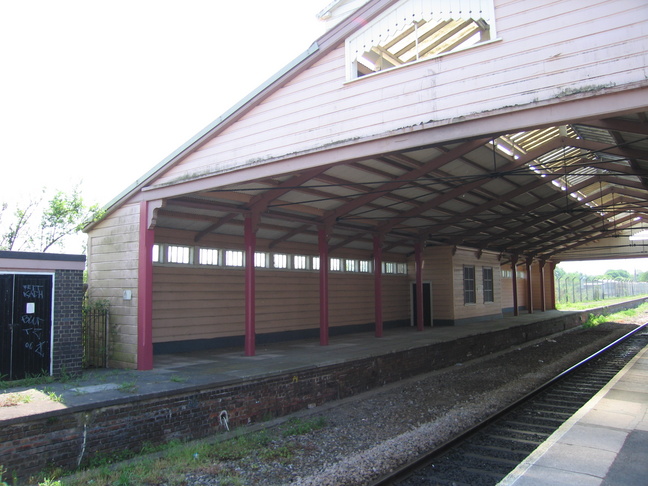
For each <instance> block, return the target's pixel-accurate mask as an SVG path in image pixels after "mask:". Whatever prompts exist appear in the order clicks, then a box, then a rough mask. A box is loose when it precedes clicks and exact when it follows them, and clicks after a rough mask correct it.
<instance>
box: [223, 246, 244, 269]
mask: <svg viewBox="0 0 648 486" xmlns="http://www.w3.org/2000/svg"><path fill="white" fill-rule="evenodd" d="M225 265H227V266H228V267H242V266H243V252H242V251H239V250H225Z"/></svg>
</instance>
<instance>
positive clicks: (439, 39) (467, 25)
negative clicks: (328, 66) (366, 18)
mask: <svg viewBox="0 0 648 486" xmlns="http://www.w3.org/2000/svg"><path fill="white" fill-rule="evenodd" d="M494 21H495V14H494V8H493V0H471V1H469V2H467V1H457V0H403V1H402V2H399V3H398V4H396V5H395V6H394V7H392V8H391V9H389V10H387V11H386V12H385V13H383V14H382V15H380V16H379V17H378V18H377V19H375V20H374V21H372V22H371V23H370V24H369V25H367V26H366V27H364V28H363V29H361V30H360V31H359V32H357V33H356V34H354V35H353V36H351V37H350V38H348V39H347V41H346V54H347V66H348V73H347V74H348V78H349V79H355V78H359V77H361V76H365V75H367V74H371V73H376V72H380V71H384V70H386V69H392V68H394V67H397V66H402V65H404V64H409V63H412V62H415V61H418V60H421V59H429V58H431V57H435V56H438V55H441V54H445V53H448V52H452V51H457V50H460V49H466V48H468V47H472V46H475V45H478V44H480V43H483V42H485V41H488V40H490V39H493V38H494V37H495V26H494Z"/></svg>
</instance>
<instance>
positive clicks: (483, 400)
mask: <svg viewBox="0 0 648 486" xmlns="http://www.w3.org/2000/svg"><path fill="white" fill-rule="evenodd" d="M646 320H648V315H646V314H641V315H637V316H635V317H633V318H628V320H627V322H616V323H606V324H601V325H599V326H598V327H596V328H591V329H582V328H578V329H574V330H571V331H567V332H564V333H561V334H557V335H554V336H551V337H549V338H546V339H542V340H538V341H536V342H534V343H531V344H529V345H527V346H524V347H518V348H514V349H511V350H509V351H506V352H502V353H497V354H494V355H490V356H487V357H484V358H480V359H475V360H468V361H466V362H463V363H460V364H457V365H455V366H452V367H450V368H446V369H443V370H440V371H435V372H432V373H428V374H425V375H420V376H417V377H415V378H411V379H408V380H404V381H401V382H399V383H395V384H391V385H387V386H385V387H382V388H379V389H375V390H373V391H371V392H367V393H363V394H361V395H357V396H354V397H351V398H348V399H345V400H340V401H338V402H333V403H330V404H327V405H324V406H322V407H318V408H315V409H311V410H307V411H303V412H300V413H298V414H294V415H292V416H291V417H293V418H294V417H300V418H303V419H306V420H310V419H313V418H322V419H323V420H324V421H325V424H326V425H325V427H323V428H321V429H319V430H315V431H313V432H310V433H308V434H305V435H299V436H292V437H291V436H288V437H283V436H281V435H277V436H276V437H275V438H273V442H272V444H271V447H273V448H277V449H279V448H282V447H283V448H288V449H290V450H291V451H292V452H291V454H290V457H289V458H287V459H283V460H267V459H265V460H264V459H262V458H260V457H258V456H257V455H255V454H252V455H250V456H248V457H245V458H244V459H242V460H238V461H230V462H224V463H219V464H218V465H215V470H217V472H215V471H209V472H205V473H202V474H201V473H191V474H188V475H187V478H186V480H187V482H186V484H188V485H191V486H197V485H219V484H227V483H225V482H223V478H224V477H225V476H229V477H230V478H231V477H236V478H237V479H238V480H240V484H246V485H248V484H249V485H253V484H259V485H283V484H291V485H293V484H294V485H319V486H323V485H335V486H342V485H363V484H368V483H370V482H371V481H372V480H374V479H376V478H378V477H380V476H382V475H383V474H385V473H387V472H389V471H390V470H392V469H394V468H396V467H398V466H399V465H401V464H403V463H405V462H408V461H410V460H412V459H414V458H416V457H417V456H419V455H420V454H422V453H424V452H425V451H426V450H429V449H430V448H433V447H435V446H438V445H441V444H443V443H445V442H447V441H448V440H450V439H452V438H453V437H454V436H456V435H458V434H459V433H461V432H462V431H464V430H466V429H468V428H470V427H471V426H473V425H475V424H476V423H479V422H480V421H482V420H484V419H485V418H487V417H489V416H490V415H492V414H493V413H495V412H497V411H499V410H500V409H502V408H504V407H505V406H506V405H508V404H510V403H512V402H514V401H515V400H517V399H519V398H521V397H523V396H524V395H526V394H527V393H528V392H530V391H532V390H533V389H535V388H537V387H538V386H540V385H542V384H543V383H545V382H546V381H548V380H549V379H551V378H552V377H554V376H555V375H557V374H559V373H560V372H562V371H564V370H565V369H567V368H569V367H570V366H572V365H573V364H575V363H577V362H579V361H581V360H582V359H584V358H586V357H587V356H589V355H591V354H592V353H593V352H595V351H597V350H598V349H600V348H601V347H603V346H605V345H606V344H608V343H610V342H612V341H614V340H616V339H617V338H618V337H620V336H621V335H623V334H625V333H627V332H629V331H630V330H631V329H632V328H633V327H634V324H635V323H637V324H639V323H643V322H646ZM467 358H468V359H469V357H467ZM284 421H285V419H282V420H280V421H277V422H284ZM277 422H275V423H277ZM268 425H272V423H269V424H268ZM216 466H217V467H216Z"/></svg>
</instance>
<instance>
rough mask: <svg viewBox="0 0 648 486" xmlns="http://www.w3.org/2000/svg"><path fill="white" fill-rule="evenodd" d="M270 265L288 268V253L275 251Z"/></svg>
mask: <svg viewBox="0 0 648 486" xmlns="http://www.w3.org/2000/svg"><path fill="white" fill-rule="evenodd" d="M272 266H273V267H274V268H288V255H284V254H283V253H275V254H274V255H272Z"/></svg>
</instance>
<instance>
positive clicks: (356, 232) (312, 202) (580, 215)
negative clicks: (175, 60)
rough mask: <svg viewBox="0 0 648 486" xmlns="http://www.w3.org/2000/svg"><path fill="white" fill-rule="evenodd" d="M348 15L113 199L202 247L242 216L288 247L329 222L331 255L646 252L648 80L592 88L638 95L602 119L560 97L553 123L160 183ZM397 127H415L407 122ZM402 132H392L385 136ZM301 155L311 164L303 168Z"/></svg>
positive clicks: (343, 146) (371, 10)
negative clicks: (232, 178) (153, 210)
mask: <svg viewBox="0 0 648 486" xmlns="http://www.w3.org/2000/svg"><path fill="white" fill-rule="evenodd" d="M393 3H395V2H393V1H382V2H381V1H379V0H372V1H369V2H367V3H366V4H365V5H364V6H362V7H361V11H362V14H363V15H364V17H365V18H371V17H372V16H377V15H379V14H380V13H381V12H383V11H384V10H385V9H386V8H388V7H389V6H390V5H392V4H393ZM352 20H353V19H351V20H349V19H347V20H345V21H342V22H340V23H339V24H337V25H336V26H335V27H334V28H333V29H331V30H330V31H329V32H328V33H326V34H324V36H322V37H321V38H320V39H318V41H317V42H315V43H314V44H313V45H312V47H311V48H310V49H309V50H308V51H307V52H305V53H304V54H303V55H302V56H300V57H299V58H298V59H296V60H295V61H294V62H293V63H291V64H290V65H289V66H287V67H286V68H284V69H283V70H282V71H280V72H279V73H278V74H277V75H276V76H275V77H273V78H272V79H270V80H269V81H268V82H266V83H264V84H263V85H262V86H260V87H259V89H257V90H256V91H255V92H253V93H252V94H250V96H248V97H247V98H246V99H245V100H243V101H242V102H240V103H239V104H237V105H236V106H235V107H233V108H232V109H231V110H230V111H228V112H227V113H226V114H225V115H223V116H222V117H220V118H218V119H217V120H216V121H215V122H214V123H212V124H211V125H210V126H208V127H206V128H205V129H204V130H203V131H202V132H201V133H199V134H198V135H197V136H196V137H194V138H193V139H192V140H190V141H189V142H187V143H186V144H185V145H183V146H182V147H181V148H180V149H179V150H178V151H176V153H174V154H172V155H171V156H170V157H169V158H168V159H166V160H165V161H163V162H162V163H161V164H160V165H159V166H157V167H156V168H154V169H153V170H152V171H151V172H150V173H148V174H147V175H146V176H145V177H144V178H143V179H141V180H140V181H137V182H136V183H135V185H134V186H132V187H131V188H130V189H129V190H128V191H127V192H126V193H124V194H123V195H121V196H120V197H119V198H118V199H117V200H115V201H114V202H113V203H112V205H113V207H117V206H118V205H119V204H121V203H122V202H124V201H126V200H127V199H128V198H132V197H134V196H135V195H137V197H141V198H143V199H148V200H154V199H158V200H160V201H161V203H160V207H159V209H157V217H156V219H155V224H156V226H157V227H162V228H170V229H177V230H186V231H190V232H193V233H194V234H195V237H194V239H195V242H196V244H197V245H200V244H201V241H203V240H204V238H205V237H206V236H207V235H209V234H210V233H219V234H226V235H237V236H240V235H242V233H243V222H244V219H245V217H246V216H249V215H251V214H254V215H256V216H258V220H259V223H258V232H257V238H259V239H262V240H266V241H269V247H270V248H275V249H280V248H281V246H282V244H284V243H285V242H298V243H308V244H313V245H315V244H317V235H318V228H322V227H324V228H326V230H327V233H328V234H329V236H330V241H329V243H330V246H331V250H332V251H335V250H339V249H343V248H347V249H355V250H362V251H367V252H369V253H370V252H371V251H372V248H373V239H374V237H375V236H379V237H380V238H381V239H382V241H383V244H384V248H385V250H386V251H391V252H394V253H402V254H409V253H410V252H411V251H412V245H413V243H414V242H416V241H424V242H425V244H426V245H462V246H469V247H473V248H476V249H481V250H491V251H497V252H501V253H502V254H509V255H513V254H515V255H525V256H527V257H535V258H542V259H549V258H553V259H558V260H560V259H587V258H598V257H600V258H612V257H614V256H623V257H628V256H640V255H643V254H644V250H643V247H642V246H641V245H637V243H633V242H631V241H630V240H629V239H628V238H627V237H628V236H629V235H631V234H632V233H636V232H638V231H640V230H641V229H643V225H644V220H645V217H646V195H647V190H648V102H647V101H646V97H645V92H646V85H642V86H638V87H635V90H634V91H633V90H632V89H627V90H626V92H625V93H624V92H621V93H620V92H619V90H618V89H617V90H615V89H607V88H605V87H603V88H601V89H599V90H598V92H597V93H596V95H597V96H599V97H600V98H601V99H604V98H606V97H608V98H609V97H612V96H625V97H626V98H632V97H633V96H634V99H635V100H636V99H639V100H642V99H643V102H639V103H637V102H635V105H634V106H637V107H636V108H628V107H626V106H621V105H619V111H618V112H613V111H610V110H609V109H608V110H607V111H606V110H600V112H601V113H603V114H602V115H600V116H591V115H587V116H583V115H579V114H578V113H577V112H576V111H574V113H573V115H571V116H570V115H569V106H570V105H569V103H570V102H573V101H574V100H575V99H578V96H579V94H578V93H574V94H572V96H568V95H566V96H565V98H564V100H559V101H558V102H561V103H564V106H565V108H564V109H563V111H564V112H565V113H567V114H565V115H562V117H561V120H562V121H561V123H560V124H547V123H545V122H543V121H539V122H538V124H537V125H536V124H529V123H528V121H527V120H528V118H525V120H524V121H523V122H522V121H518V120H516V119H515V117H513V116H510V115H509V116H508V118H507V122H505V123H499V124H498V123H493V124H492V125H487V124H483V123H482V124H481V125H480V126H479V128H478V129H475V128H473V127H474V125H471V124H470V121H469V120H467V121H465V122H461V123H457V124H455V126H456V128H454V130H453V132H452V133H455V134H456V136H454V137H452V136H448V135H447V133H448V132H444V133H446V134H445V135H442V136H441V135H439V136H436V137H435V136H425V137H424V136H420V137H418V138H417V137H416V136H413V137H410V138H409V139H408V144H407V146H406V147H403V148H402V149H395V148H394V147H395V146H397V144H394V143H382V142H383V141H382V140H363V141H353V140H350V141H346V142H344V143H339V144H337V145H336V146H331V147H320V148H319V149H318V150H316V151H313V152H312V153H309V154H290V155H286V156H285V157H283V158H282V160H283V161H288V162H290V161H291V159H295V160H297V158H299V161H300V163H299V164H292V165H291V164H290V163H286V164H285V165H276V166H273V165H272V164H271V163H270V162H273V161H266V162H267V163H266V164H265V166H267V167H270V166H272V171H271V170H270V169H268V170H265V171H264V170H260V169H259V170H252V171H250V172H249V176H246V177H244V178H238V179H237V180H236V182H232V183H230V182H228V180H227V179H226V178H225V179H219V181H218V183H214V182H213V181H212V180H211V179H209V178H208V177H205V178H201V177H197V178H195V179H194V180H191V181H182V184H180V182H178V187H179V186H180V185H181V186H182V188H181V189H175V188H169V186H168V185H160V184H158V185H156V183H155V180H156V178H157V177H158V176H159V175H160V174H162V173H163V172H164V171H165V170H167V169H168V168H169V167H170V166H172V165H174V164H176V163H178V162H179V161H181V160H182V158H183V157H184V156H185V155H186V154H188V153H190V152H191V151H193V150H195V149H196V148H197V147H199V146H200V145H202V144H204V143H206V142H207V141H209V140H211V139H213V138H214V137H215V136H217V134H218V133H219V132H220V131H221V130H224V129H225V128H226V127H228V126H229V125H230V124H231V123H234V122H235V121H236V120H237V119H238V118H239V117H241V116H243V115H244V114H245V113H247V112H248V111H249V110H251V109H252V108H253V107H254V106H255V105H256V104H257V103H258V102H259V101H260V100H261V99H263V98H264V97H266V96H269V95H270V94H271V93H272V92H273V91H274V90H276V89H278V88H279V87H280V86H281V85H283V84H285V83H286V82H287V81H288V80H290V79H293V78H294V77H295V76H297V75H298V74H299V73H300V72H302V71H303V70H305V69H307V68H308V67H309V66H311V65H312V63H314V62H315V61H316V60H317V59H319V58H321V56H323V55H325V54H326V53H327V52H328V51H329V50H330V49H333V48H334V47H335V46H337V45H338V44H339V43H340V42H341V41H343V40H344V39H345V38H346V36H348V35H349V34H350V33H352V32H354V31H355V29H357V26H355V25H354V23H353V21H352ZM641 93H643V94H644V96H642V95H641ZM590 95H591V93H590ZM608 104H609V101H608ZM628 106H629V105H628ZM544 109H545V110H555V109H556V107H555V106H548V107H545V108H544ZM504 116H506V114H505V115H504ZM554 118H560V117H554ZM520 120H521V119H520ZM539 120H542V119H541V118H539ZM516 123H519V124H518V125H516ZM522 123H524V124H522ZM435 128H436V129H437V130H438V127H435ZM404 130H409V132H408V133H412V129H411V127H410V128H408V129H404ZM430 130H431V129H429V130H426V129H421V131H420V132H419V133H427V134H429V133H431V132H430ZM403 133H404V131H403ZM435 133H438V132H435ZM401 134H402V133H396V132H395V133H392V134H391V135H390V137H391V141H392V142H393V140H394V139H395V137H398V136H399V135H401ZM385 140H387V138H385ZM322 154H324V155H322ZM308 157H310V158H311V159H313V160H314V161H312V162H310V163H303V162H304V161H306V160H307V158H308ZM296 165H297V166H298V168H295V166H296Z"/></svg>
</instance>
